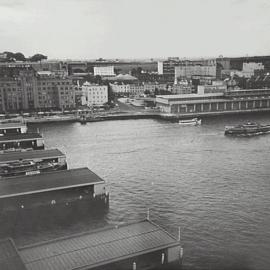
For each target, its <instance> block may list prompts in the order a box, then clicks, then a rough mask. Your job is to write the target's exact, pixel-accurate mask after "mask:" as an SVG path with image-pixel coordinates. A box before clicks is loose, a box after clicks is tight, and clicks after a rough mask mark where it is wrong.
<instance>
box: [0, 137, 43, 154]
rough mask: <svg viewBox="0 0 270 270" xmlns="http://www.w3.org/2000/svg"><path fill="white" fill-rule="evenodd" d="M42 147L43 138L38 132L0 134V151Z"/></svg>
mask: <svg viewBox="0 0 270 270" xmlns="http://www.w3.org/2000/svg"><path fill="white" fill-rule="evenodd" d="M21 149H34V150H38V149H44V139H43V137H42V136H41V135H40V134H39V133H21V134H10V135H4V136H0V151H12V150H21Z"/></svg>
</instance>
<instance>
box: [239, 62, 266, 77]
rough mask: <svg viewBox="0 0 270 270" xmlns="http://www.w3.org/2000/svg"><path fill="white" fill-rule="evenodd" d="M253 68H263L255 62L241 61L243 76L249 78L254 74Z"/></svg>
mask: <svg viewBox="0 0 270 270" xmlns="http://www.w3.org/2000/svg"><path fill="white" fill-rule="evenodd" d="M255 70H264V65H263V64H262V63H255V62H249V63H243V69H242V74H243V76H244V77H246V78H251V77H252V76H254V71H255Z"/></svg>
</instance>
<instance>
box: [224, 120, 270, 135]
mask: <svg viewBox="0 0 270 270" xmlns="http://www.w3.org/2000/svg"><path fill="white" fill-rule="evenodd" d="M266 133H270V125H261V124H258V123H252V122H247V123H245V124H243V125H237V126H232V127H231V126H226V127H225V135H231V136H243V137H247V136H256V135H262V134H266Z"/></svg>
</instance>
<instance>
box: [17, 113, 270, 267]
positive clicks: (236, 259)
mask: <svg viewBox="0 0 270 270" xmlns="http://www.w3.org/2000/svg"><path fill="white" fill-rule="evenodd" d="M247 119H249V120H255V121H259V122H261V123H270V115H265V114H264V115H256V116H240V118H239V117H232V116H230V117H221V118H211V119H210V118H209V119H203V124H202V126H200V127H183V126H179V125H178V124H177V123H170V122H166V121H157V120H126V121H108V122H98V123H88V124H87V125H81V124H79V123H73V124H68V123H66V124H47V125H39V126H38V127H39V129H40V131H41V132H42V133H43V135H44V137H45V142H46V145H47V147H58V148H59V149H60V150H62V151H63V152H64V153H65V154H66V155H67V160H68V164H69V167H70V168H76V167H82V166H87V167H89V168H90V169H91V170H93V171H94V172H96V173H97V174H98V175H100V176H101V177H102V178H104V179H105V180H106V181H107V183H108V188H109V191H110V209H109V211H108V213H107V214H105V215H104V216H102V217H101V218H100V219H101V220H98V219H97V221H95V223H94V225H93V221H92V220H89V219H83V220H81V219H77V220H76V217H75V216H74V218H73V219H74V221H75V222H74V224H73V225H70V226H68V227H65V228H61V227H58V228H54V229H51V230H48V231H46V230H45V231H40V232H36V233H34V234H33V233H32V234H31V233H29V234H27V235H23V234H22V235H20V236H18V239H17V241H18V242H23V241H24V240H26V239H32V240H35V241H38V240H39V239H40V238H41V236H42V238H43V239H44V238H46V237H47V238H50V237H57V236H62V235H63V234H64V233H73V232H77V231H78V230H87V229H89V228H90V227H93V226H94V227H95V226H103V225H104V224H119V223H126V222H131V221H139V220H141V219H143V218H145V216H146V212H147V208H150V218H152V219H153V220H154V221H156V222H157V223H159V224H160V225H162V226H163V227H164V228H166V229H167V230H168V231H169V232H171V233H172V234H174V235H175V236H177V231H178V226H181V238H182V244H183V246H184V266H185V268H186V269H269V268H270V257H269V256H270V178H269V175H270V166H269V165H270V152H269V149H270V135H263V136H258V137H253V138H228V137H225V136H224V126H225V125H230V124H237V123H239V122H242V121H245V120H247Z"/></svg>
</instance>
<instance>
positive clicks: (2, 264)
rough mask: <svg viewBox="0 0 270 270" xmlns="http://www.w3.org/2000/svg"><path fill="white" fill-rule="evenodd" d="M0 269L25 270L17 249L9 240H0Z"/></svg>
mask: <svg viewBox="0 0 270 270" xmlns="http://www.w3.org/2000/svg"><path fill="white" fill-rule="evenodd" d="M0 269H1V270H26V268H25V265H24V264H23V262H22V259H21V257H20V256H19V254H18V252H17V249H16V247H15V245H14V243H13V241H12V240H11V239H3V240H0Z"/></svg>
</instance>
